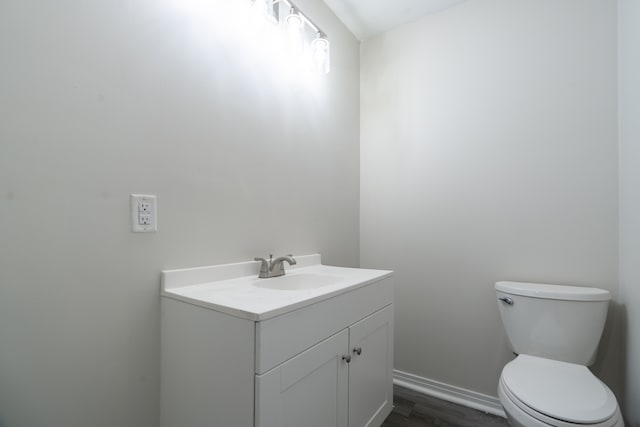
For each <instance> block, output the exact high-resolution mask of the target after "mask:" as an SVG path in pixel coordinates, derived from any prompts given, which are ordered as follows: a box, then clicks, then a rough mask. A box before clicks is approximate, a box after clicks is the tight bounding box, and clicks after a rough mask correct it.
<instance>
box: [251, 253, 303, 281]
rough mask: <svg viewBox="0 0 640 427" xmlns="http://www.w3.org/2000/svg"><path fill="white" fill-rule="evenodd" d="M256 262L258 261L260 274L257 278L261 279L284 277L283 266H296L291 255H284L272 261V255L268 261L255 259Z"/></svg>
mask: <svg viewBox="0 0 640 427" xmlns="http://www.w3.org/2000/svg"><path fill="white" fill-rule="evenodd" d="M255 260H256V261H260V262H261V263H262V264H261V265H260V273H259V274H258V277H259V278H261V279H268V278H270V277H278V276H284V264H283V262H285V261H286V262H288V263H289V265H296V260H295V259H294V258H293V255H285V256H281V257H278V258H276V259H273V255H269V261H267V260H266V259H264V258H255Z"/></svg>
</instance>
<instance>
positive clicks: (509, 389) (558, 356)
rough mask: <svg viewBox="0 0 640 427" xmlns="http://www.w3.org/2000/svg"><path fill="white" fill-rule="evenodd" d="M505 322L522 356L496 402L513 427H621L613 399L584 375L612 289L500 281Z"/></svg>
mask: <svg viewBox="0 0 640 427" xmlns="http://www.w3.org/2000/svg"><path fill="white" fill-rule="evenodd" d="M496 293H497V295H498V304H499V309H500V317H501V318H502V323H503V324H504V327H505V330H506V332H507V336H508V337H509V341H510V342H511V346H512V347H513V351H514V352H515V353H516V354H518V357H516V358H515V359H514V360H513V361H511V362H509V363H507V365H506V366H505V367H504V369H503V370H502V375H500V383H499V385H498V397H499V398H500V402H501V403H502V406H503V407H504V410H505V412H506V414H507V417H508V418H509V421H510V423H511V425H512V426H514V427H538V426H540V427H548V426H561V427H623V426H624V421H623V419H622V415H621V414H620V409H619V408H618V403H617V402H616V398H615V396H614V394H613V393H612V392H611V390H609V388H608V387H607V386H606V385H605V384H604V383H603V382H602V381H600V380H599V379H598V378H596V377H595V375H593V374H592V373H591V371H589V369H587V366H588V365H591V364H592V363H593V362H594V361H595V356H596V350H597V348H598V342H599V341H600V336H601V335H602V330H603V328H604V324H605V321H606V318H607V309H608V307H609V299H610V298H611V296H610V294H609V292H608V291H606V290H603V289H596V288H584V287H577V286H558V285H543V284H537V283H519V282H498V283H496Z"/></svg>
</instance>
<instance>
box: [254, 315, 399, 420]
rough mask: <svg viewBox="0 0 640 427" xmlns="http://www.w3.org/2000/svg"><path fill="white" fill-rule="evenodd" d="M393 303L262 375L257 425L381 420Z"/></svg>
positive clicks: (385, 410)
mask: <svg viewBox="0 0 640 427" xmlns="http://www.w3.org/2000/svg"><path fill="white" fill-rule="evenodd" d="M392 335H393V306H392V305H388V306H386V307H385V308H383V309H381V310H379V311H377V312H376V313H373V314H371V315H370V316H368V317H366V318H365V319H362V320H361V321H359V322H357V323H356V324H354V325H352V326H350V327H349V328H347V329H344V330H342V331H340V332H338V333H337V334H335V335H333V336H331V337H329V338H327V339H325V340H323V341H321V342H320V343H318V344H316V345H314V346H313V347H311V348H310V349H308V350H306V351H304V352H302V353H301V354H299V355H297V356H295V357H293V358H291V359H289V360H287V361H286V362H284V363H282V364H281V365H279V366H277V367H276V368H274V369H272V370H270V371H268V372H267V373H265V374H263V375H256V423H255V425H256V427H275V426H278V427H300V426H305V427H348V426H359V427H361V426H379V425H381V424H382V422H383V421H384V419H385V418H386V417H387V415H389V412H390V411H391V407H392V404H393V384H392V381H393V379H392V369H391V368H392V366H393V365H392V364H393V350H392V349H393V337H392Z"/></svg>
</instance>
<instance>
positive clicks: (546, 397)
mask: <svg viewBox="0 0 640 427" xmlns="http://www.w3.org/2000/svg"><path fill="white" fill-rule="evenodd" d="M500 388H501V392H502V393H503V394H504V395H505V397H506V398H508V399H509V400H510V401H511V403H513V404H514V405H515V406H517V407H518V408H519V409H520V410H521V411H523V412H525V413H526V414H527V415H529V416H530V417H533V418H535V419H536V420H539V421H542V422H543V423H546V424H547V425H554V426H575V425H582V426H584V425H588V426H591V427H596V426H597V427H609V426H613V425H615V424H616V422H617V418H618V417H617V414H618V405H617V402H616V398H615V396H614V394H613V393H612V392H611V390H609V388H608V387H607V386H606V385H604V383H602V382H601V381H600V380H599V379H597V378H596V377H595V376H594V375H593V374H592V373H591V372H590V371H589V370H588V369H587V368H586V367H585V366H581V365H575V364H572V363H567V362H561V361H556V360H550V359H544V358H540V357H535V356H529V355H524V354H523V355H520V356H518V357H517V358H516V359H515V360H513V361H512V362H510V363H508V364H507V365H506V366H505V367H504V370H503V371H502V376H501V377H500Z"/></svg>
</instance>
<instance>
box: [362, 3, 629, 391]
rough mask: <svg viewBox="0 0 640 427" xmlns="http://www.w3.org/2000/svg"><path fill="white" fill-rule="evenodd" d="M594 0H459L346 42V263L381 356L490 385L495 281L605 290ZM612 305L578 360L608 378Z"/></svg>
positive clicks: (607, 216) (613, 263) (440, 376)
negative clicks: (388, 293) (379, 318)
mask: <svg viewBox="0 0 640 427" xmlns="http://www.w3.org/2000/svg"><path fill="white" fill-rule="evenodd" d="M616 19H617V8H616V2H612V1H610V0H565V1H562V2H558V1H556V0H540V1H512V0H474V1H469V2H465V3H463V4H461V5H458V6H455V7H453V8H451V9H448V10H447V11H444V12H442V13H438V14H435V15H432V16H428V17H425V18H423V19H420V20H418V21H416V22H414V23H411V24H408V25H405V26H403V27H401V28H399V29H397V30H394V31H391V32H388V33H385V34H383V35H381V36H378V37H375V38H373V39H371V40H368V41H366V42H364V43H363V45H362V49H361V104H360V106H361V195H360V197H361V225H360V227H361V229H360V230H361V231H360V233H361V240H360V247H361V265H362V266H363V267H373V266H375V267H377V268H390V269H393V270H395V271H396V276H395V280H396V347H395V354H396V356H395V360H396V368H397V369H399V370H402V371H406V372H409V373H412V374H415V375H419V376H422V377H426V378H430V379H434V380H438V381H443V382H445V383H448V384H452V385H456V386H460V387H464V388H467V389H470V390H473V391H477V392H481V393H485V394H489V395H493V396H495V395H496V387H497V382H498V378H499V375H500V371H501V369H502V367H503V365H504V364H505V363H506V362H507V361H508V360H510V358H511V357H512V356H511V354H510V350H509V348H508V343H507V341H506V336H505V334H504V332H503V327H502V324H501V322H500V318H499V314H498V308H497V303H496V299H495V294H494V289H493V285H494V282H496V281H497V280H520V281H536V282H548V283H557V284H575V285H586V286H598V287H602V288H606V289H609V290H610V291H612V293H613V295H614V298H617V288H618V254H617V252H618V239H617V235H618V231H617V226H618V212H617V162H618V156H617V144H616V141H617V114H616V109H617V96H616V94H617V66H616V63H617V56H616V50H617V38H616V32H617V30H616V28H617V27H616ZM616 312H617V310H616V304H613V305H612V316H611V318H610V322H609V326H608V329H607V332H606V334H605V337H604V341H603V344H604V345H603V346H602V348H603V350H602V351H601V352H600V355H599V357H600V362H599V364H598V365H597V366H596V367H595V371H596V373H597V374H598V375H600V376H601V378H603V379H604V381H605V382H607V383H608V384H609V385H611V386H612V387H613V388H614V390H615V391H618V386H619V375H620V374H619V372H618V370H617V367H618V365H619V359H618V354H619V352H617V351H616V347H617V345H616V340H617V338H616V336H615V333H613V332H612V330H613V331H615V321H616Z"/></svg>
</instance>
